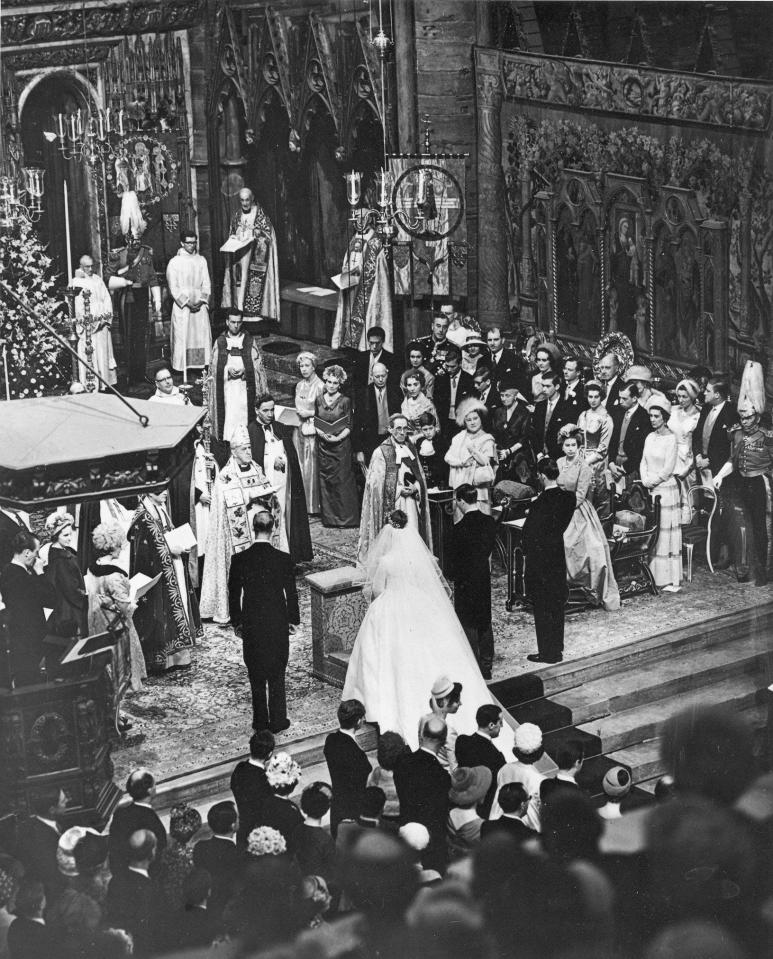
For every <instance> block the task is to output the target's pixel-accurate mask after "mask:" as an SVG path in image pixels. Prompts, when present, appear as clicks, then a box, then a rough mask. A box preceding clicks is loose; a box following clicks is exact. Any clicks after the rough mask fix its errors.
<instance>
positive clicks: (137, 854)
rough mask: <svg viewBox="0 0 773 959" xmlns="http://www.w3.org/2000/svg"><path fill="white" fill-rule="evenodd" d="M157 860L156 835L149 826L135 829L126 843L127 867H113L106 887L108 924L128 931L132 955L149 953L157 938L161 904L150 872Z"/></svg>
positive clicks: (152, 949) (151, 951)
mask: <svg viewBox="0 0 773 959" xmlns="http://www.w3.org/2000/svg"><path fill="white" fill-rule="evenodd" d="M158 859H159V850H158V840H157V839H156V836H155V834H154V833H153V832H152V831H151V830H150V829H137V830H135V831H134V832H133V833H132V834H131V836H129V839H128V842H127V863H126V866H125V868H121V869H118V870H117V871H116V870H115V869H113V878H112V879H111V880H110V885H109V886H108V887H107V896H106V898H105V907H106V910H107V916H108V920H109V924H110V925H111V926H113V927H114V928H116V929H125V930H126V932H128V933H130V934H131V936H132V939H133V940H134V955H135V956H147V955H150V954H152V953H153V951H154V946H155V944H156V941H157V938H158V931H159V925H160V921H159V920H160V919H161V912H162V905H161V902H160V901H159V891H158V889H157V887H156V884H155V882H154V881H153V880H152V879H151V874H150V869H151V866H152V865H153V863H155V862H157V861H158ZM111 868H113V867H112V863H111Z"/></svg>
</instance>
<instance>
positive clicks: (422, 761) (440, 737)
mask: <svg viewBox="0 0 773 959" xmlns="http://www.w3.org/2000/svg"><path fill="white" fill-rule="evenodd" d="M447 732H448V730H447V727H446V724H445V723H444V722H443V720H442V719H441V718H440V717H439V716H434V715H432V716H429V717H428V718H427V719H426V720H425V721H424V724H423V727H422V729H421V731H420V733H419V748H418V749H417V750H416V752H413V753H411V754H410V756H406V757H405V758H404V759H402V760H401V761H400V763H399V764H398V766H397V768H396V769H395V786H396V787H397V795H398V798H399V800H400V814H401V816H402V818H403V821H404V822H418V823H421V824H422V825H423V826H426V827H427V829H428V831H429V835H430V841H429V845H428V846H427V848H426V850H425V851H424V854H423V856H422V863H423V864H424V867H425V868H426V869H437V871H438V872H440V873H441V874H442V873H443V872H444V871H445V866H446V861H447V855H448V853H447V848H446V820H447V818H448V809H449V799H448V793H449V790H450V789H451V777H450V776H449V775H448V772H447V771H446V770H445V769H443V767H442V765H441V764H440V761H439V759H438V752H439V751H440V749H441V747H442V746H443V744H444V743H445V741H446V735H447ZM484 793H485V790H484Z"/></svg>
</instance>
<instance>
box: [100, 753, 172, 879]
mask: <svg viewBox="0 0 773 959" xmlns="http://www.w3.org/2000/svg"><path fill="white" fill-rule="evenodd" d="M126 792H127V794H128V795H129V797H130V799H131V802H129V803H127V804H125V805H124V804H123V803H122V804H121V805H119V806H118V808H117V809H116V811H115V812H114V813H113V819H112V822H111V823H110V868H111V869H112V871H113V872H114V873H115V872H117V871H118V870H120V869H124V868H127V867H128V865H129V858H130V857H129V845H130V844H129V840H130V839H131V838H132V837H133V836H134V834H135V833H136V832H137V831H138V830H150V832H151V833H152V834H153V836H154V837H155V839H156V848H157V851H158V856H157V857H156V858H157V859H159V860H160V857H161V853H163V851H164V849H166V829H164V824H163V823H162V822H161V820H160V819H159V818H158V814H157V813H156V812H155V811H154V809H153V805H152V803H153V797H154V796H155V794H156V780H155V778H154V776H153V774H152V773H151V772H150V770H148V769H135V770H134V771H133V772H132V773H130V775H129V778H128V779H127V780H126Z"/></svg>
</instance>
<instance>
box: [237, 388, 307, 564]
mask: <svg viewBox="0 0 773 959" xmlns="http://www.w3.org/2000/svg"><path fill="white" fill-rule="evenodd" d="M275 406H276V403H275V401H274V397H273V396H272V395H271V394H270V393H263V394H262V395H261V396H259V397H258V398H257V400H256V401H255V412H256V414H257V417H256V419H255V420H254V421H253V422H252V423H250V425H249V426H248V427H247V432H248V433H249V437H250V449H251V450H252V460H253V462H254V463H257V464H258V466H260V467H261V469H262V470H263V473H264V475H265V477H266V479H267V480H268V482H269V483H270V484H271V485H272V486H273V487H274V491H275V494H276V497H277V500H278V501H279V530H278V531H279V547H278V548H279V549H281V550H282V552H284V553H289V554H290V556H291V558H292V561H293V563H307V562H308V561H309V560H311V559H312V558H313V556H314V553H313V552H312V549H311V534H310V533H309V514H308V512H307V510H306V493H305V491H304V487H303V479H302V477H301V467H300V464H299V463H298V454H297V453H296V451H295V446H294V445H293V440H292V435H291V431H290V429H289V428H288V427H286V426H283V425H282V424H281V423H277V422H276V419H275V416H274V413H275Z"/></svg>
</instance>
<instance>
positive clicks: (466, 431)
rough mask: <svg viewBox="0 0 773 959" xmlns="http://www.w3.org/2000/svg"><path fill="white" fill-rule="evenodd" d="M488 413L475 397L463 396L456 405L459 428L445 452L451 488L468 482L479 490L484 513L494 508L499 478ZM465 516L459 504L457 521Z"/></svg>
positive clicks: (455, 518) (479, 504) (479, 501)
mask: <svg viewBox="0 0 773 959" xmlns="http://www.w3.org/2000/svg"><path fill="white" fill-rule="evenodd" d="M485 417H487V410H486V407H485V406H484V405H483V404H482V403H481V402H480V400H476V399H471V398H470V399H466V400H462V401H461V403H459V405H458V407H457V413H456V422H457V425H458V426H459V427H460V431H459V432H458V433H457V434H456V435H455V436H454V438H453V439H452V440H451V445H450V446H449V448H448V452H447V453H446V463H448V465H449V466H450V470H449V472H448V482H449V484H450V486H451V488H452V489H457V488H458V487H459V486H462V485H463V484H465V483H469V484H471V485H472V486H474V487H475V488H476V489H477V491H478V508H479V509H480V510H481V511H482V512H483V513H487V514H488V513H490V512H491V487H492V486H493V485H494V480H495V479H496V461H497V451H496V446H495V445H494V437H493V436H492V435H491V434H490V433H489V432H487V430H486V429H485V428H484V426H483V422H484V418H485ZM461 518H462V511H461V509H460V508H459V506H458V504H457V507H456V508H455V510H454V522H457V523H458V522H459V520H460V519H461Z"/></svg>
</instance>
